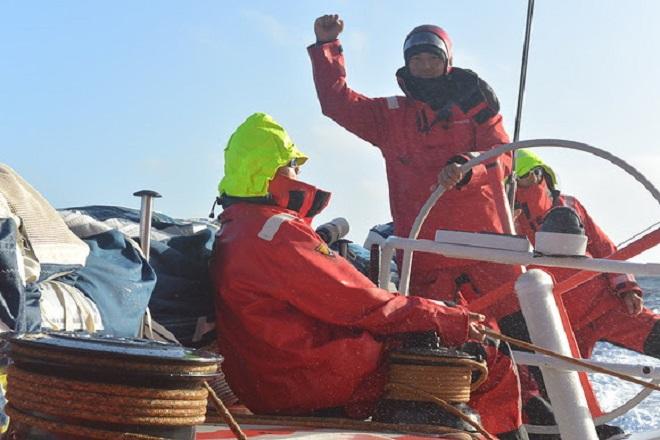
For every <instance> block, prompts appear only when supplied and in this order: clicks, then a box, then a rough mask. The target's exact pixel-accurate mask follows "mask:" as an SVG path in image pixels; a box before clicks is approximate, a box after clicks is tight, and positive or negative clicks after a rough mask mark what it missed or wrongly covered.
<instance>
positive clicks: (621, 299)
mask: <svg viewBox="0 0 660 440" xmlns="http://www.w3.org/2000/svg"><path fill="white" fill-rule="evenodd" d="M516 175H517V176H518V191H517V193H516V214H517V215H516V224H517V228H516V229H517V230H518V232H520V233H521V234H524V235H526V236H527V238H528V239H529V240H530V242H532V243H534V242H535V236H534V234H535V233H536V231H538V230H539V229H540V227H541V225H542V224H543V220H544V219H545V216H546V214H547V213H548V212H549V211H550V210H552V209H553V208H556V207H562V206H563V207H569V208H571V209H573V211H574V212H575V213H576V214H577V216H578V217H579V219H580V221H581V223H582V226H583V227H584V233H585V235H586V236H587V238H588V241H587V253H588V254H589V255H590V256H592V257H594V258H607V257H608V256H609V255H611V254H612V253H614V252H615V251H616V250H617V249H616V246H615V245H614V243H613V242H612V240H610V238H609V237H608V236H607V234H605V232H604V231H603V230H602V229H601V228H600V227H599V226H598V225H597V224H596V222H594V220H593V219H592V218H591V216H590V215H589V213H588V212H587V210H586V209H585V207H584V206H583V205H582V203H580V201H579V200H578V199H577V198H575V197H573V196H569V195H566V194H561V193H560V191H559V189H558V187H557V176H556V174H555V172H554V170H553V169H552V168H551V167H550V166H549V165H548V164H546V163H545V162H543V160H542V159H541V158H540V157H539V156H538V155H537V154H535V153H534V152H532V151H530V150H518V151H517V152H516ZM544 270H546V271H549V272H550V273H552V275H553V276H554V277H555V280H556V281H563V280H565V279H566V278H568V277H569V276H570V275H571V274H572V273H573V272H574V271H573V270H571V269H561V268H544ZM563 300H564V305H565V307H566V311H567V312H568V317H569V319H570V321H571V326H572V327H573V331H574V333H575V338H576V339H577V342H578V345H579V346H580V351H581V353H582V356H583V357H585V358H587V357H590V356H591V352H592V350H593V348H594V345H595V344H596V342H598V341H607V342H611V343H613V344H616V345H619V346H621V347H625V348H628V349H630V350H634V351H636V352H638V353H642V354H646V355H649V356H653V357H656V358H658V359H660V315H658V314H656V313H653V311H652V310H649V309H648V308H646V307H643V301H642V289H641V288H640V287H639V285H638V284H637V282H636V281H635V277H634V276H632V275H626V274H615V273H608V274H601V275H599V276H597V277H596V278H593V279H592V280H591V281H588V282H587V283H585V284H583V285H581V286H578V287H576V288H575V289H573V290H571V291H569V292H567V293H565V294H564V295H563Z"/></svg>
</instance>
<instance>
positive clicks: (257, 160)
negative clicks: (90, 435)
mask: <svg viewBox="0 0 660 440" xmlns="http://www.w3.org/2000/svg"><path fill="white" fill-rule="evenodd" d="M293 159H297V161H296V163H297V164H298V165H302V164H303V163H305V162H306V161H307V156H305V155H304V154H303V153H302V152H301V151H300V150H298V149H297V148H296V147H295V145H294V144H293V141H292V140H291V138H290V137H289V135H288V134H287V132H286V130H284V128H283V127H282V126H281V125H279V124H278V123H277V122H275V120H274V119H273V118H272V117H271V116H270V115H267V114H265V113H255V114H253V115H251V116H250V117H248V118H247V119H246V120H245V122H243V123H242V124H241V125H240V126H239V127H238V128H237V129H236V131H235V132H234V134H232V135H231V138H229V142H228V143H227V147H226V148H225V175H224V177H223V178H222V180H221V181H220V184H219V185H218V192H219V193H220V195H223V194H226V195H228V196H233V197H260V196H265V195H266V194H268V184H269V183H270V181H271V180H272V179H273V177H274V176H275V172H276V171H277V169H278V168H280V167H282V166H284V165H287V164H288V163H289V162H291V160H293Z"/></svg>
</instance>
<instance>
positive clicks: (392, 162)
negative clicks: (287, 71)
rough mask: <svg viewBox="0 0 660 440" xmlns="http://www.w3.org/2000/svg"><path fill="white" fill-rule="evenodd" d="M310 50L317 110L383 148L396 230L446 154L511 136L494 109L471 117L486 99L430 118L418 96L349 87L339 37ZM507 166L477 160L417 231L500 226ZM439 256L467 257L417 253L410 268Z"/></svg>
mask: <svg viewBox="0 0 660 440" xmlns="http://www.w3.org/2000/svg"><path fill="white" fill-rule="evenodd" d="M308 52H309V55H310V57H311V60H312V67H313V70H314V82H315V84H316V91H317V94H318V98H319V102H320V104H321V109H322V111H323V114H325V115H326V116H329V117H330V118H332V119H333V120H334V121H335V122H337V123H338V124H339V125H341V126H342V127H344V128H346V129H347V130H348V131H350V132H352V133H354V134H356V135H357V136H359V137H360V138H362V139H364V140H366V141H368V142H370V143H372V144H373V145H375V146H376V147H378V148H379V149H380V151H381V152H382V154H383V157H384V159H385V165H386V169H387V179H388V183H389V198H390V210H391V213H392V218H393V220H394V225H395V234H396V235H398V236H404V237H407V236H408V234H409V232H410V229H411V227H412V224H413V222H414V219H415V217H416V216H417V213H418V212H419V210H420V208H421V207H422V205H423V204H424V203H425V202H426V200H427V199H428V198H429V196H430V195H431V193H432V191H433V189H434V188H435V185H436V184H437V178H438V174H439V173H440V170H442V169H443V168H444V167H445V165H447V163H448V162H449V161H450V160H451V159H453V158H456V157H460V156H465V155H466V153H468V152H477V151H485V150H489V149H491V148H493V147H495V146H497V145H499V144H504V143H507V142H509V138H508V136H507V135H506V133H505V131H504V127H503V124H502V116H501V115H500V114H496V115H495V116H493V117H490V118H488V119H486V120H481V119H480V118H478V117H477V115H479V114H481V113H483V112H481V110H483V109H484V108H485V106H486V105H487V103H486V102H478V103H477V104H476V105H475V106H474V107H472V108H470V109H466V111H465V112H464V111H463V110H461V108H460V107H459V105H456V104H454V105H451V106H450V108H449V109H448V113H447V114H446V115H444V116H443V118H442V120H437V121H436V119H437V115H436V113H435V112H434V111H433V109H431V107H430V106H429V105H427V104H426V103H424V102H422V101H418V100H415V99H412V98H408V97H405V96H393V97H389V98H369V97H366V96H364V95H362V94H360V93H357V92H356V91H354V90H352V89H350V88H349V87H348V85H347V84H346V70H345V66H344V57H343V55H342V49H341V46H340V44H339V41H337V40H336V41H333V42H329V43H325V44H321V45H312V46H310V47H309V48H308ZM480 112H481V113H480ZM508 168H510V158H509V156H501V157H500V158H499V160H497V161H493V162H491V163H488V164H485V165H484V164H482V165H479V166H477V167H475V168H474V169H473V173H472V177H471V179H470V181H469V183H467V184H466V185H463V186H462V187H461V188H456V189H452V190H450V191H447V193H446V194H444V195H443V196H442V197H441V198H440V200H439V201H438V203H437V204H436V206H435V208H434V209H433V210H431V212H430V214H429V217H428V218H427V220H426V222H425V224H424V225H425V226H424V227H423V228H422V231H421V233H420V235H419V237H420V238H427V239H433V238H434V236H435V231H436V229H453V230H462V231H470V232H482V231H487V232H504V231H505V230H506V229H505V227H504V225H505V224H506V211H505V209H506V208H505V204H504V203H503V200H504V195H503V189H502V181H503V178H504V176H505V175H506V173H507V172H508ZM439 264H442V265H447V264H458V265H463V264H465V260H451V259H448V258H443V257H439V256H437V255H431V254H425V253H418V254H417V255H416V256H415V260H414V265H415V266H414V269H415V270H430V269H433V268H434V267H437V266H438V265H439Z"/></svg>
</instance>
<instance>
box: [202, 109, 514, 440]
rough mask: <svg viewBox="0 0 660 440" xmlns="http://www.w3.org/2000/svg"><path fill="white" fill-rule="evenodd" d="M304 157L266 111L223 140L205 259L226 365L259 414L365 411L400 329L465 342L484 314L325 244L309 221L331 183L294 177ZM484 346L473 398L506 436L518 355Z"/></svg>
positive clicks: (510, 434)
mask: <svg viewBox="0 0 660 440" xmlns="http://www.w3.org/2000/svg"><path fill="white" fill-rule="evenodd" d="M306 161H307V157H306V156H305V155H304V154H303V153H302V152H300V150H298V149H297V148H296V147H295V145H294V144H293V142H292V141H291V139H290V137H289V135H288V134H287V133H286V131H285V130H284V128H282V127H281V126H280V125H279V124H277V122H275V121H274V120H273V118H271V117H270V116H268V115H266V114H264V113H255V114H253V115H252V116H250V117H249V118H247V120H246V121H245V122H244V123H243V124H241V126H239V127H238V129H237V130H236V131H235V132H234V134H233V135H232V136H231V138H230V140H229V143H228V145H227V148H226V149H225V175H224V177H223V178H222V181H221V182H220V185H219V192H220V203H221V204H222V206H223V208H224V211H223V212H222V214H221V216H220V223H221V225H222V226H221V229H220V231H219V232H218V235H217V237H216V242H215V247H214V251H213V258H212V260H211V264H210V272H211V277H212V280H213V285H214V288H215V291H216V311H217V322H218V342H219V349H220V352H221V353H222V355H223V356H224V357H225V361H224V363H223V370H224V372H225V374H226V375H227V381H228V382H229V384H230V385H231V387H232V390H233V391H234V392H235V393H236V395H237V396H238V397H239V398H240V399H241V401H242V402H243V403H244V404H245V405H246V406H247V407H248V408H249V409H250V410H252V411H253V412H255V413H258V414H285V415H304V414H307V415H312V414H317V415H321V414H324V413H327V412H329V411H332V412H333V413H334V414H335V415H346V416H351V417H368V416H369V415H371V414H372V412H371V411H372V410H373V407H374V405H375V404H376V401H377V400H378V398H379V396H380V395H381V394H382V392H383V389H384V386H385V379H386V375H385V360H386V355H387V352H388V350H389V349H390V348H391V347H392V346H394V345H396V341H397V335H400V334H402V333H410V332H424V331H435V332H436V333H437V334H438V335H439V337H440V339H441V341H442V342H443V343H444V344H446V345H448V346H459V345H461V344H463V343H464V342H466V341H467V340H469V339H471V340H483V336H482V334H481V332H480V331H479V330H480V329H483V324H482V321H483V320H484V316H482V315H478V314H475V313H470V312H469V311H467V310H466V309H464V308H462V307H448V306H446V305H444V304H442V303H440V302H436V301H433V300H429V299H426V298H420V297H416V296H411V297H405V296H400V295H395V294H392V293H390V292H388V291H386V290H383V289H379V288H377V287H376V286H374V285H373V283H372V282H371V281H370V280H369V279H368V278H366V277H365V276H364V275H362V274H361V273H360V272H358V271H357V269H355V268H354V267H353V266H352V265H351V264H350V263H349V262H348V261H347V260H345V259H344V258H342V257H340V256H338V255H336V254H335V253H334V252H332V251H331V250H330V249H328V246H327V245H326V244H325V243H324V241H323V240H322V239H321V237H320V236H319V235H318V234H316V233H315V232H314V229H312V227H311V222H312V219H313V218H314V216H315V215H316V214H318V213H319V212H320V211H322V210H323V208H325V206H326V204H327V203H328V200H329V197H330V194H329V193H327V192H325V191H322V190H320V189H317V188H315V187H314V186H312V185H309V184H307V183H304V182H302V181H300V180H298V178H297V175H298V171H299V167H300V166H301V165H303V164H304V163H305V162H306ZM482 350H483V352H484V353H485V355H486V361H487V363H488V368H489V378H488V380H487V381H486V382H485V383H484V384H483V385H481V387H479V389H478V390H476V391H475V392H474V393H472V395H471V400H470V402H469V404H470V405H471V406H472V407H473V408H475V409H477V410H478V411H479V412H480V414H481V417H482V423H483V426H484V427H485V428H486V429H487V430H489V431H490V432H492V433H494V434H496V435H497V436H498V437H499V438H500V439H502V440H515V439H521V438H523V437H522V435H524V434H523V433H521V432H520V431H519V429H520V427H521V423H522V420H521V414H520V388H519V383H518V376H517V374H516V369H515V365H513V363H512V362H511V359H510V358H509V357H507V356H504V355H502V353H501V352H498V351H497V350H495V349H494V348H493V347H491V346H485V347H482Z"/></svg>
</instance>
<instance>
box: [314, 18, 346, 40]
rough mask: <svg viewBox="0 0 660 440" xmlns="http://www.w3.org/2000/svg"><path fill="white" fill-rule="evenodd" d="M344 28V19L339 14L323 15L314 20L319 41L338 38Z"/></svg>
mask: <svg viewBox="0 0 660 440" xmlns="http://www.w3.org/2000/svg"><path fill="white" fill-rule="evenodd" d="M343 30H344V20H342V19H341V18H339V15H337V14H332V15H323V16H321V17H319V18H317V19H316V20H315V21H314V33H315V34H316V42H317V43H326V42H328V41H332V40H336V39H337V37H338V36H339V34H341V32H342V31H343Z"/></svg>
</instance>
